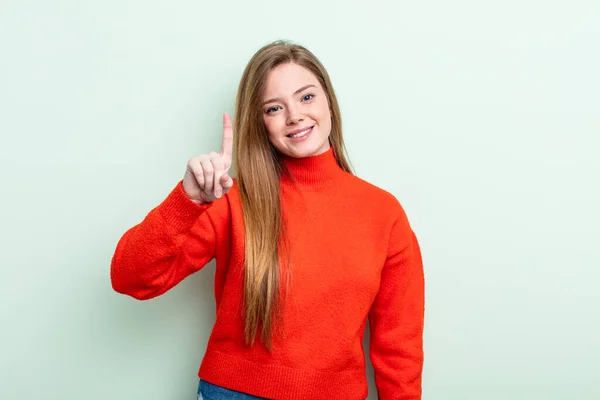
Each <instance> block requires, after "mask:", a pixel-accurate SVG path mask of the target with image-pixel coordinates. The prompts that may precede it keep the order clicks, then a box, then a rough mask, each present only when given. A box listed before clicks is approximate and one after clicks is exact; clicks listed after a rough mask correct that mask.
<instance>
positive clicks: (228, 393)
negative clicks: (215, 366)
mask: <svg viewBox="0 0 600 400" xmlns="http://www.w3.org/2000/svg"><path fill="white" fill-rule="evenodd" d="M198 400H265V399H264V398H262V397H256V396H252V395H250V394H246V393H242V392H236V391H235V390H229V389H225V388H224V387H221V386H217V385H213V384H212V383H209V382H206V381H205V380H202V379H200V382H199V383H198Z"/></svg>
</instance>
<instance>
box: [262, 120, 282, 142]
mask: <svg viewBox="0 0 600 400" xmlns="http://www.w3.org/2000/svg"><path fill="white" fill-rule="evenodd" d="M263 122H264V124H265V128H267V132H268V133H269V137H270V138H274V137H277V136H278V133H279V131H280V130H281V127H280V126H279V125H280V124H279V123H278V118H273V117H269V118H265V117H263Z"/></svg>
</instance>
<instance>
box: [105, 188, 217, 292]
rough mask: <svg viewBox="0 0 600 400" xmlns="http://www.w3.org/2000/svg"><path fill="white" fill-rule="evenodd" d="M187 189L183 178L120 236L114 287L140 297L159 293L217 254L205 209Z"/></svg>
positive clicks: (113, 269) (208, 205)
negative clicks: (184, 189)
mask: <svg viewBox="0 0 600 400" xmlns="http://www.w3.org/2000/svg"><path fill="white" fill-rule="evenodd" d="M212 205H213V203H206V204H202V205H198V204H196V203H194V202H192V201H191V200H190V199H189V198H188V197H187V196H186V194H185V192H184V191H183V187H182V181H180V182H179V183H178V184H177V186H176V187H175V188H174V189H173V190H172V191H171V193H170V194H169V195H168V196H167V198H166V199H165V200H164V201H163V202H162V203H161V204H160V205H158V206H157V207H156V208H154V209H153V210H152V211H150V212H149V213H148V215H146V217H145V218H144V220H143V221H142V222H140V223H139V224H137V225H135V226H133V227H132V228H130V229H129V230H127V231H126V232H125V233H124V234H123V236H122V237H121V238H120V240H119V242H118V244H117V246H116V250H115V252H114V255H113V257H112V261H111V268H110V279H111V283H112V287H113V289H114V290H115V291H116V292H118V293H122V294H126V295H129V296H131V297H134V298H136V299H139V300H147V299H151V298H154V297H157V296H159V295H161V294H163V293H165V292H166V291H167V290H169V289H171V288H172V287H174V286H175V285H177V284H178V283H179V282H181V281H182V280H183V279H185V278H186V277H187V276H189V275H190V274H192V273H194V272H196V271H198V270H200V269H201V268H202V267H204V265H206V264H207V263H208V262H209V261H210V260H211V259H212V258H213V257H214V254H215V245H216V235H215V230H214V227H213V225H212V222H211V219H210V217H209V215H208V213H207V210H208V209H209V208H211V207H212Z"/></svg>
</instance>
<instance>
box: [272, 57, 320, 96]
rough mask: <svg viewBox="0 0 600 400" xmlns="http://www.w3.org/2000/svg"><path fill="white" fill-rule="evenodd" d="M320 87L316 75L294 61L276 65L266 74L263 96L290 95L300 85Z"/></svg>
mask: <svg viewBox="0 0 600 400" xmlns="http://www.w3.org/2000/svg"><path fill="white" fill-rule="evenodd" d="M309 84H313V85H315V86H317V87H318V88H320V87H321V85H320V84H319V81H318V79H317V77H316V76H315V75H314V74H313V73H312V72H310V71H309V70H308V69H306V68H304V67H302V66H300V65H298V64H294V63H287V64H282V65H278V66H277V67H275V68H273V69H272V70H271V71H269V73H268V74H267V79H266V82H265V93H264V95H265V97H269V96H271V95H275V96H283V95H290V94H292V93H294V92H295V91H296V90H298V89H299V88H301V87H302V86H305V85H309Z"/></svg>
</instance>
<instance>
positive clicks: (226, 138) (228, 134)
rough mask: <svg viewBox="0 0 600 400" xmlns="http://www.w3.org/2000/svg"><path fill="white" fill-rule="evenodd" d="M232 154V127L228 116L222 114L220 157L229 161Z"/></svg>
mask: <svg viewBox="0 0 600 400" xmlns="http://www.w3.org/2000/svg"><path fill="white" fill-rule="evenodd" d="M232 153H233V127H232V126H231V118H230V117H229V114H223V141H222V142H221V155H222V156H223V157H224V158H226V159H227V160H231V154H232Z"/></svg>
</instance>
